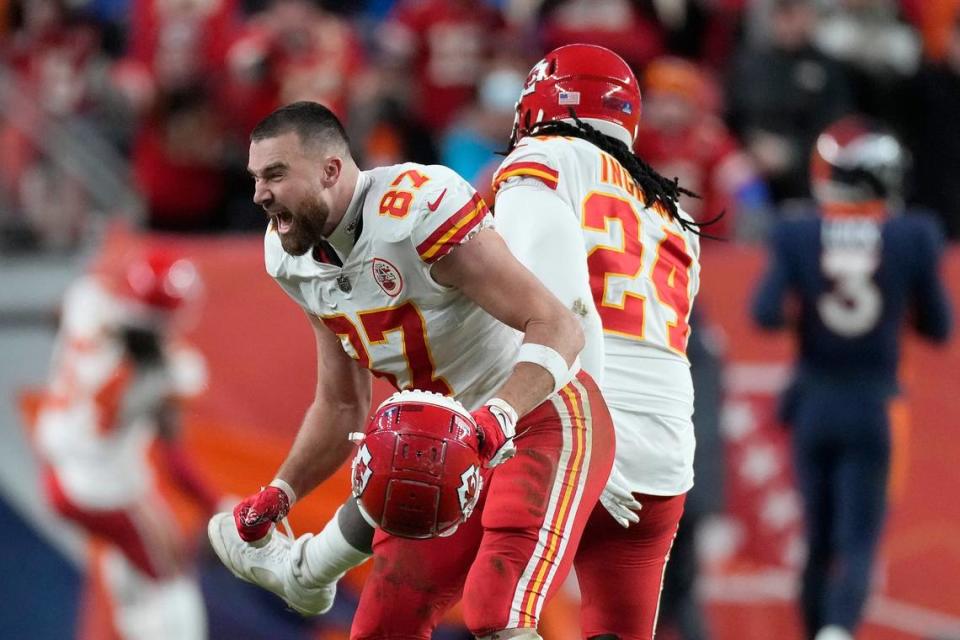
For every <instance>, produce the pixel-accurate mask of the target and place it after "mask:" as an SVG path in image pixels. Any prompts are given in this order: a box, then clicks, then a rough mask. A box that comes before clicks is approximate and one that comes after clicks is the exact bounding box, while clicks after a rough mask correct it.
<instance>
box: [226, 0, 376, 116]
mask: <svg viewBox="0 0 960 640" xmlns="http://www.w3.org/2000/svg"><path fill="white" fill-rule="evenodd" d="M228 63H229V68H230V79H231V89H230V91H231V96H232V99H231V102H232V104H234V105H237V106H242V111H241V112H240V113H238V116H239V126H240V128H241V133H242V134H243V135H246V134H247V133H248V132H249V131H250V130H252V129H253V127H254V126H255V125H256V123H257V122H259V121H260V120H261V119H263V118H264V117H266V116H267V115H268V114H269V113H270V112H271V111H273V110H274V109H276V108H277V107H279V106H281V105H284V104H287V103H290V102H296V101H298V100H313V101H315V102H320V103H322V104H324V105H326V106H328V107H330V109H332V110H333V111H334V112H335V113H336V114H337V115H338V116H339V117H340V118H341V119H343V120H347V119H348V118H347V116H348V112H347V107H348V102H349V89H350V82H351V80H352V79H353V78H354V77H356V76H357V74H359V73H360V72H362V70H363V68H364V55H363V49H362V47H361V44H360V39H359V37H358V35H357V33H356V31H355V30H354V27H353V25H352V24H351V23H350V22H348V21H346V20H344V19H343V18H341V17H339V16H337V15H335V14H332V13H330V12H327V11H324V10H323V9H321V8H320V7H319V6H318V4H317V3H316V2H312V1H311V0H274V1H273V2H272V3H271V4H270V5H269V6H268V7H267V8H266V9H265V10H264V11H262V12H260V13H258V14H256V15H255V16H253V18H251V20H250V21H249V22H248V23H247V25H246V27H245V28H244V30H243V32H242V33H241V35H240V37H239V38H238V39H237V40H236V41H235V42H234V43H233V45H232V46H231V47H230V51H229V56H228Z"/></svg>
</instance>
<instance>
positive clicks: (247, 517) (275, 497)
mask: <svg viewBox="0 0 960 640" xmlns="http://www.w3.org/2000/svg"><path fill="white" fill-rule="evenodd" d="M289 511H290V499H289V498H288V497H287V494H286V493H284V492H283V489H281V488H280V487H273V486H270V487H264V488H263V489H261V490H260V492H259V493H255V494H253V495H252V496H247V497H246V498H244V499H243V500H241V501H240V503H239V504H237V506H235V507H234V508H233V521H234V523H236V525H237V532H238V533H239V534H240V537H241V538H243V540H244V541H246V542H256V541H257V540H260V539H261V538H263V537H264V536H266V535H267V534H268V533H270V527H272V526H273V525H274V523H276V522H280V521H281V520H283V519H284V518H285V517H286V516H287V513H288V512H289Z"/></svg>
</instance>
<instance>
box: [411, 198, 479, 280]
mask: <svg viewBox="0 0 960 640" xmlns="http://www.w3.org/2000/svg"><path fill="white" fill-rule="evenodd" d="M489 212H490V210H489V209H487V203H486V202H484V201H483V198H482V197H481V196H480V194H479V193H475V194H473V197H472V198H470V200H469V201H468V202H467V204H465V205H463V206H462V207H460V209H458V210H457V212H456V213H454V214H453V215H451V216H450V217H449V218H447V219H446V220H445V221H444V222H443V224H441V225H440V226H439V227H437V229H436V230H435V231H434V232H433V233H431V234H430V235H429V236H428V237H427V239H426V240H424V241H423V242H421V243H420V244H418V245H417V253H419V254H420V259H421V260H423V261H424V262H426V263H427V264H432V263H434V262H436V261H437V260H439V259H440V258H442V257H443V256H445V255H447V254H448V253H450V251H451V250H452V249H453V248H454V247H456V246H457V245H459V244H460V243H461V242H463V239H464V238H466V237H467V235H468V234H469V233H470V232H471V231H473V230H474V229H476V228H477V226H478V225H479V224H480V223H481V222H483V217H484V216H485V215H487V214H488V213H489Z"/></svg>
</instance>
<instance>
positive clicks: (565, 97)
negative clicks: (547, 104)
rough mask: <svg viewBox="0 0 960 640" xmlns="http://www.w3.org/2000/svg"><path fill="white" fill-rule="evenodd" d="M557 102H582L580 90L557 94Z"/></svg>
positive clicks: (568, 103)
mask: <svg viewBox="0 0 960 640" xmlns="http://www.w3.org/2000/svg"><path fill="white" fill-rule="evenodd" d="M557 102H558V103H559V104H565V105H577V104H580V92H579V91H561V92H560V94H559V95H558V96H557Z"/></svg>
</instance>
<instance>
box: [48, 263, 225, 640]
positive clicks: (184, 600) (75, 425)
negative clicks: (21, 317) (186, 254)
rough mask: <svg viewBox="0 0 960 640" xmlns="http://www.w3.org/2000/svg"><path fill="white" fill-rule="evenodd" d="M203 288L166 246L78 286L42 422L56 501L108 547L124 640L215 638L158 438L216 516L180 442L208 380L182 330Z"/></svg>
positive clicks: (107, 566)
mask: <svg viewBox="0 0 960 640" xmlns="http://www.w3.org/2000/svg"><path fill="white" fill-rule="evenodd" d="M198 286H199V282H198V279H197V273H196V270H195V269H194V267H193V264H192V263H190V262H189V261H188V260H185V259H176V258H175V257H174V256H172V255H171V254H169V253H167V252H165V251H162V250H153V251H151V252H150V253H148V254H147V255H145V256H143V257H142V258H138V259H136V260H133V261H131V262H130V263H129V264H128V265H126V268H125V272H124V273H122V274H120V275H119V276H117V277H112V276H111V275H106V274H97V275H89V276H85V277H83V278H82V279H80V280H79V281H77V282H76V283H74V284H73V285H72V286H71V287H70V289H69V290H68V292H67V294H66V298H65V300H64V303H63V310H62V320H61V328H60V332H59V335H58V337H57V346H56V351H55V355H54V360H53V373H52V375H51V380H50V386H49V389H48V391H47V394H46V397H45V400H44V402H43V404H42V406H41V409H40V413H39V416H38V424H37V438H38V449H39V451H40V453H41V456H42V458H43V461H44V464H45V473H44V483H45V490H46V494H47V498H48V499H49V500H50V503H51V505H52V506H53V508H54V510H55V511H56V512H57V513H58V514H59V515H60V516H61V517H63V518H64V519H66V520H68V521H70V522H72V523H73V524H76V525H78V526H80V527H81V528H82V529H83V530H84V531H86V532H87V533H89V534H91V535H93V536H95V537H97V538H99V539H101V540H103V541H105V542H106V543H107V545H108V549H107V551H106V552H105V554H104V555H103V556H101V558H102V562H103V566H102V575H103V576H104V578H105V582H106V585H107V588H108V591H109V593H110V596H111V602H112V604H113V607H114V610H113V618H114V624H115V627H116V630H117V631H118V632H119V633H120V635H121V637H123V638H145V639H153V638H156V639H158V640H161V639H167V638H186V639H190V638H204V637H206V613H205V610H204V605H203V599H202V596H201V593H200V589H199V586H198V585H197V583H196V581H195V580H194V579H193V578H192V577H190V576H189V575H188V573H187V571H188V566H187V560H188V558H187V548H186V545H185V541H184V540H183V539H182V537H181V532H180V530H179V529H178V526H177V524H176V520H175V519H174V517H173V515H172V513H171V512H170V510H169V507H168V505H167V503H166V501H165V500H164V498H162V497H161V496H160V494H159V493H158V490H157V486H156V482H155V478H154V475H153V471H152V469H151V464H150V460H149V456H148V454H149V449H150V447H151V445H153V444H154V443H155V442H156V444H157V445H158V447H159V453H160V460H161V461H162V463H163V464H164V466H165V467H166V470H167V471H169V472H170V473H171V475H172V478H173V479H174V480H175V481H176V482H177V484H178V485H179V487H180V488H181V489H183V490H184V492H185V493H186V494H187V495H189V496H190V497H191V498H193V499H194V500H195V501H196V502H197V503H198V504H199V506H200V508H201V509H203V510H204V512H205V513H212V512H213V511H214V510H215V507H216V503H217V496H216V494H214V493H213V491H212V490H211V489H210V488H209V487H207V486H206V485H205V484H204V482H203V481H202V480H201V478H200V476H199V475H198V474H197V473H196V472H195V471H194V470H193V468H192V466H191V464H190V462H189V459H188V457H187V456H186V454H185V452H184V450H183V449H182V447H181V445H179V444H178V442H177V438H176V436H177V431H178V427H179V424H180V420H179V417H178V405H179V403H180V402H181V400H182V399H183V398H185V397H187V396H190V395H194V394H196V393H197V392H198V391H200V389H201V388H202V387H203V385H204V384H205V381H206V369H205V365H204V362H203V359H202V357H201V356H200V355H199V354H198V353H196V352H195V351H194V350H192V349H191V348H189V347H187V346H186V345H183V344H180V343H178V342H177V340H176V337H175V335H174V331H173V325H174V323H175V316H177V315H178V313H180V312H181V311H182V310H183V308H184V307H185V306H186V305H187V304H188V302H190V300H191V299H192V298H193V297H194V295H195V294H196V292H197V287H198Z"/></svg>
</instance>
